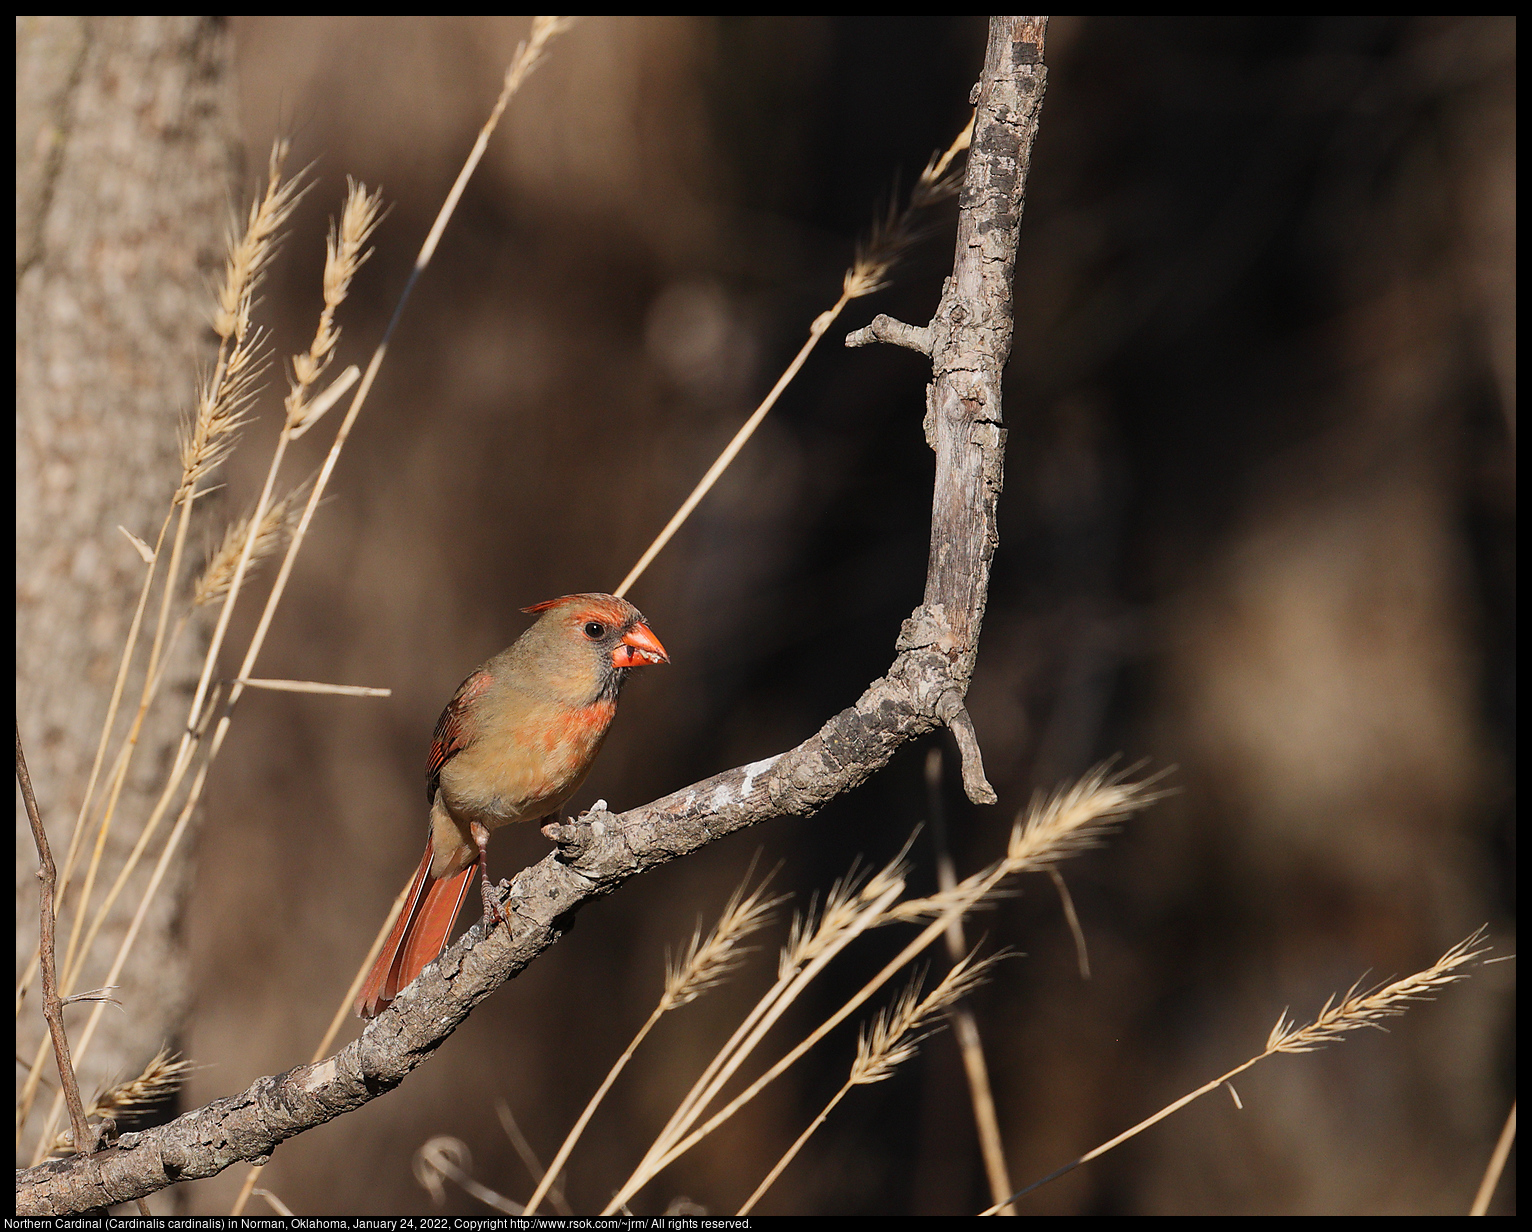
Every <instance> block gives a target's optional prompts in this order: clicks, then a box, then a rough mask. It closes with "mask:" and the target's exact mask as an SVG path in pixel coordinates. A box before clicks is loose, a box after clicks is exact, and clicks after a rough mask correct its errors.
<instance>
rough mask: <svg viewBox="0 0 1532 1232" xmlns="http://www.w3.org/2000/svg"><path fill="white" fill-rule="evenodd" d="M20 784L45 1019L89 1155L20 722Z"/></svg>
mask: <svg viewBox="0 0 1532 1232" xmlns="http://www.w3.org/2000/svg"><path fill="white" fill-rule="evenodd" d="M16 781H17V782H18V783H19V784H20V785H21V798H22V799H23V800H24V801H25V802H26V806H27V820H28V821H29V822H31V823H32V839H33V841H34V842H35V843H36V844H37V862H38V869H37V879H38V880H39V881H41V882H42V895H41V898H42V922H41V925H40V929H39V938H40V940H39V949H38V957H39V961H40V964H41V967H42V975H43V1016H44V1017H45V1018H46V1019H47V1020H48V1034H49V1035H51V1036H52V1037H53V1057H54V1059H55V1060H56V1061H57V1062H58V1067H59V1081H60V1082H61V1083H62V1084H63V1087H64V1101H65V1103H67V1104H68V1105H69V1124H70V1125H71V1126H72V1127H73V1128H74V1149H75V1153H76V1154H77V1155H89V1154H90V1153H91V1151H92V1150H93V1149H94V1147H95V1145H96V1144H95V1138H94V1136H93V1135H92V1134H91V1132H90V1130H89V1128H88V1127H87V1126H86V1124H85V1105H84V1103H83V1102H81V1100H80V1084H79V1083H78V1082H76V1081H75V1076H74V1066H73V1065H72V1064H71V1063H70V1060H69V1037H68V1036H67V1035H66V1034H65V1033H64V1003H63V1002H62V1001H61V1000H59V986H58V976H57V973H56V972H55V971H54V969H53V886H54V882H55V880H56V878H57V875H58V874H57V870H56V869H55V868H54V867H53V853H52V852H51V851H49V850H48V835H47V832H46V831H45V830H44V829H43V819H42V817H41V816H40V815H39V814H38V811H37V798H36V797H35V796H34V795H33V794H32V776H31V775H30V774H28V773H27V759H26V755H25V754H24V753H23V752H22V749H21V722H20V720H18V721H17V723H16Z"/></svg>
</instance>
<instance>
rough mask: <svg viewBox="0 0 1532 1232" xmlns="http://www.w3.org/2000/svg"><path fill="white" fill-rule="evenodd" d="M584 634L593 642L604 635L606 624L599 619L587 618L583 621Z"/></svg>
mask: <svg viewBox="0 0 1532 1232" xmlns="http://www.w3.org/2000/svg"><path fill="white" fill-rule="evenodd" d="M585 636H586V637H588V638H590V640H591V641H593V642H599V641H600V640H601V639H602V638H603V637H605V636H606V626H605V625H604V624H602V623H601V622H600V621H599V620H588V621H586V622H585Z"/></svg>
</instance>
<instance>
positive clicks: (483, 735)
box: [356, 594, 670, 1018]
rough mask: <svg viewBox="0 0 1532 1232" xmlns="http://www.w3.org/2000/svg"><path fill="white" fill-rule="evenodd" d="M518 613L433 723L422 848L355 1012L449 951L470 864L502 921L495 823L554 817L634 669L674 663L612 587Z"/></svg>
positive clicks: (382, 1004)
mask: <svg viewBox="0 0 1532 1232" xmlns="http://www.w3.org/2000/svg"><path fill="white" fill-rule="evenodd" d="M522 611H524V612H528V613H534V614H536V615H537V617H538V619H537V621H536V622H535V623H534V624H533V625H532V626H531V627H530V628H529V629H527V631H526V632H525V633H523V634H522V635H521V636H520V637H519V638H517V639H516V641H515V643H514V644H513V645H511V646H510V647H509V648H508V649H506V650H503V651H501V652H500V653H499V654H497V655H496V656H495V657H494V658H493V659H490V660H489V661H488V662H487V663H485V664H483V665H482V666H481V667H479V668H477V669H476V670H475V671H474V672H473V673H472V674H471V675H470V676H469V677H468V679H467V680H465V681H463V683H462V684H461V685H459V686H458V690H457V692H456V693H455V694H453V696H452V700H451V701H449V702H448V703H447V708H446V709H445V710H443V711H442V713H441V718H439V719H438V720H437V721H436V731H435V734H434V735H433V736H432V738H431V755H430V758H429V760H428V762H427V764H426V799H427V800H428V801H430V805H431V814H430V821H429V824H428V828H427V834H426V850H425V855H423V856H422V857H421V859H420V867H419V868H418V869H417V870H416V872H415V879H414V881H413V882H412V883H411V884H410V888H409V891H408V893H407V895H406V896H405V900H404V906H403V907H402V908H401V909H400V912H399V917H398V919H397V920H396V921H395V923H394V927H393V931H392V932H391V933H390V934H389V937H388V940H387V942H386V943H385V944H384V946H383V950H382V952H381V953H380V954H379V955H378V959H377V962H375V963H374V964H373V966H372V969H371V971H370V972H369V973H368V976H367V979H366V981H365V982H364V983H363V985H362V988H361V992H360V993H359V994H358V996H357V1001H356V1012H357V1015H358V1016H359V1017H361V1018H375V1017H376V1016H377V1015H378V1014H380V1013H382V1012H383V1010H384V1009H385V1008H387V1006H388V1005H389V1004H391V1003H392V1002H393V1000H394V999H395V998H396V997H397V996H398V995H399V993H400V991H401V990H402V989H404V988H406V987H407V986H408V985H409V984H410V983H411V982H413V981H414V979H415V977H416V976H418V975H419V974H420V973H421V972H422V971H423V970H425V968H426V967H427V966H428V965H429V964H430V963H432V962H434V961H435V959H436V957H437V956H438V955H439V954H440V953H441V952H442V950H443V949H444V948H446V944H447V937H448V934H449V933H450V932H451V931H452V924H453V921H454V920H456V919H457V913H458V909H459V908H460V907H461V906H462V905H463V899H464V898H465V897H467V894H468V885H469V882H470V881H471V880H472V878H473V872H474V869H475V868H477V869H478V870H479V878H480V882H479V891H480V896H481V899H482V901H483V905H484V917H485V920H486V922H487V925H488V926H489V927H490V928H493V926H494V923H495V919H496V918H497V917H498V918H499V919H501V920H505V919H506V917H505V914H504V910H503V908H501V907H500V906H499V904H498V902H497V900H496V899H495V898H494V896H493V895H492V894H491V893H490V889H489V871H488V867H487V864H486V859H485V856H486V848H487V844H488V842H489V834H490V831H492V830H495V829H498V828H499V827H500V826H505V825H510V824H511V823H512V822H517V821H539V820H541V819H543V818H545V817H552V818H554V819H555V820H556V819H557V818H558V816H559V811H560V809H562V807H563V806H564V804H565V803H566V802H567V801H568V800H569V798H570V797H571V796H573V795H574V793H575V792H576V791H578V790H579V788H580V784H581V783H583V782H584V781H585V776H586V775H587V774H588V773H589V772H590V768H591V763H592V762H593V761H595V759H596V754H597V753H598V752H600V750H601V744H602V741H603V740H605V738H606V733H607V729H608V728H609V727H610V726H611V723H612V719H613V717H614V716H615V715H616V713H617V694H618V693H619V691H620V690H621V689H622V685H623V682H624V681H625V680H626V679H627V676H628V673H629V671H630V670H632V669H633V668H636V667H644V666H648V665H650V664H658V663H668V662H670V656H669V655H668V654H666V652H665V648H664V646H662V645H660V640H659V638H657V637H655V635H654V633H653V631H652V630H651V629H650V628H649V625H648V623H647V621H646V620H645V619H644V616H643V613H642V612H640V611H639V610H638V609H637V608H636V607H634V606H633V605H632V604H631V603H629V602H628V601H627V600H626V599H619V598H618V597H617V596H616V595H606V594H581V595H564V596H562V597H561V598H558V599H549V600H547V601H546V602H544V603H538V604H534V605H533V606H532V607H527V608H523V609H522ZM507 922H508V921H507Z"/></svg>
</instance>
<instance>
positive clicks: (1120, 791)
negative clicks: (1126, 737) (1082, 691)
mask: <svg viewBox="0 0 1532 1232" xmlns="http://www.w3.org/2000/svg"><path fill="white" fill-rule="evenodd" d="M1124 773H1126V772H1124ZM1153 781H1154V780H1153V779H1151V780H1147V781H1143V782H1137V783H1128V782H1125V781H1123V778H1122V775H1111V774H1109V773H1108V770H1107V768H1106V767H1100V768H1098V769H1097V770H1095V771H1092V772H1091V773H1090V774H1088V775H1086V776H1085V778H1083V779H1082V780H1080V782H1079V783H1077V784H1076V785H1075V786H1074V787H1073V788H1071V789H1069V790H1068V791H1062V792H1059V793H1056V794H1055V795H1054V796H1053V797H1050V798H1049V799H1047V800H1042V799H1038V800H1034V801H1033V804H1032V807H1031V809H1030V811H1029V815H1028V818H1027V820H1026V822H1025V823H1022V822H1018V824H1017V826H1016V828H1015V830H1014V832H1013V834H1012V839H1011V843H1010V847H1009V849H1008V851H1007V855H1006V857H1005V858H1004V859H1002V860H999V861H997V862H995V863H994V864H992V865H990V866H989V867H988V868H985V869H982V870H980V871H979V872H977V873H975V874H973V875H972V876H970V877H968V878H965V879H964V880H963V881H961V882H959V883H958V884H957V885H956V886H955V887H954V888H953V889H952V890H950V891H945V892H941V893H938V894H936V895H932V896H931V897H930V898H928V899H923V900H919V901H920V912H919V914H920V915H921V917H924V916H926V915H929V914H931V913H932V911H933V909H934V908H935V907H936V905H937V904H940V909H939V910H936V911H935V918H934V919H932V920H931V922H930V923H929V924H927V926H926V928H925V929H924V930H923V931H922V932H921V933H920V935H919V936H917V937H916V938H915V939H914V940H913V941H911V942H910V943H909V944H908V945H906V946H905V948H904V949H903V950H902V951H900V953H899V954H898V955H896V956H895V957H894V958H893V959H891V960H890V961H889V962H888V963H887V965H885V966H884V967H883V969H882V970H881V971H879V972H878V973H877V974H876V975H875V976H873V977H872V978H871V979H870V980H868V981H867V983H866V984H864V985H863V987H862V988H861V989H860V990H859V991H858V992H857V993H856V994H855V995H854V996H852V997H851V998H850V999H849V1000H848V1001H846V1002H845V1004H843V1005H842V1006H841V1008H840V1009H839V1010H837V1011H836V1012H835V1013H834V1014H832V1015H831V1016H830V1017H829V1018H827V1019H826V1020H825V1021H824V1022H822V1023H821V1024H820V1025H819V1026H818V1027H816V1028H815V1029H814V1030H813V1031H812V1032H811V1033H810V1034H809V1035H808V1036H807V1037H806V1038H805V1039H804V1040H802V1041H801V1042H800V1043H799V1044H798V1045H797V1046H796V1047H794V1048H793V1049H792V1050H791V1051H790V1052H788V1053H787V1054H786V1055H785V1056H783V1057H782V1058H781V1059H780V1060H779V1061H777V1062H776V1063H775V1064H774V1065H772V1066H771V1068H770V1069H768V1070H767V1071H766V1072H765V1073H764V1074H762V1075H761V1076H760V1077H759V1078H757V1079H756V1080H755V1081H754V1082H753V1083H751V1084H750V1086H748V1087H747V1088H746V1089H745V1090H744V1091H742V1092H741V1093H740V1094H738V1095H736V1096H735V1097H734V1098H733V1099H732V1100H731V1101H730V1102H729V1103H728V1104H727V1105H725V1106H724V1107H723V1108H722V1109H721V1110H720V1111H718V1112H717V1113H715V1114H714V1115H713V1116H712V1117H710V1118H709V1119H708V1120H707V1121H706V1122H705V1123H704V1124H703V1125H701V1126H700V1127H699V1128H697V1129H695V1130H692V1131H691V1132H690V1133H688V1134H687V1135H686V1136H685V1137H684V1138H682V1137H681V1136H680V1135H681V1133H684V1132H685V1130H684V1128H681V1127H680V1126H679V1125H678V1122H679V1121H680V1120H681V1119H682V1114H681V1112H680V1111H679V1110H678V1112H677V1114H676V1115H675V1116H673V1117H672V1119H671V1123H670V1124H669V1125H667V1126H666V1128H665V1130H663V1131H662V1132H661V1135H660V1137H659V1139H657V1140H656V1142H655V1144H654V1145H653V1146H651V1147H650V1149H649V1151H648V1152H647V1153H646V1155H645V1157H644V1159H643V1161H642V1162H641V1163H640V1164H639V1167H638V1168H637V1169H635V1171H634V1173H633V1175H632V1176H631V1177H629V1178H628V1180H627V1181H626V1182H625V1183H624V1185H623V1187H622V1188H621V1189H620V1190H619V1191H618V1193H617V1195H616V1196H615V1197H614V1198H613V1199H612V1201H611V1202H610V1203H608V1205H607V1207H606V1209H605V1211H604V1212H603V1213H604V1214H608V1215H610V1214H612V1213H613V1212H614V1211H616V1210H617V1209H618V1208H619V1207H621V1205H622V1204H623V1203H625V1202H626V1201H627V1200H628V1199H629V1198H631V1197H632V1196H633V1195H634V1194H635V1193H636V1192H637V1191H638V1190H639V1189H640V1188H641V1187H642V1186H643V1185H645V1184H647V1183H648V1181H649V1180H650V1179H652V1178H653V1177H654V1176H655V1175H657V1174H658V1173H659V1171H660V1170H661V1169H663V1168H664V1167H665V1166H666V1165H668V1164H670V1163H671V1162H672V1161H674V1160H675V1159H678V1158H679V1157H680V1156H681V1155H683V1154H685V1153H686V1152H687V1151H689V1150H690V1149H691V1148H692V1147H693V1146H695V1145H696V1144H697V1143H698V1142H700V1141H701V1140H702V1139H703V1138H704V1137H706V1136H707V1135H708V1134H710V1133H711V1132H712V1131H713V1130H714V1129H716V1128H717V1127H718V1126H719V1125H721V1124H723V1122H724V1121H726V1120H728V1119H729V1118H730V1117H731V1116H733V1115H734V1113H735V1112H737V1111H738V1110H739V1109H740V1108H742V1107H743V1106H744V1105H745V1104H747V1103H749V1102H750V1100H752V1099H754V1098H755V1096H756V1095H758V1094H759V1093H760V1092H761V1091H762V1090H763V1089H764V1088H765V1087H766V1086H767V1085H768V1084H769V1083H771V1082H772V1081H774V1080H775V1079H776V1078H777V1077H779V1076H780V1075H781V1074H782V1073H784V1072H785V1071H786V1070H787V1069H788V1068H789V1067H790V1066H791V1065H793V1064H794V1063H795V1062H796V1061H797V1060H798V1059H799V1058H800V1057H802V1056H803V1055H804V1053H806V1052H807V1051H808V1050H809V1049H810V1048H812V1047H813V1046H814V1045H815V1044H816V1043H818V1042H819V1041H820V1040H821V1039H823V1038H824V1037H825V1035H827V1034H828V1033H829V1032H830V1031H831V1030H833V1029H834V1028H835V1027H836V1026H838V1025H839V1024H840V1023H841V1022H843V1021H845V1019H846V1018H847V1017H849V1016H850V1015H851V1014H853V1013H855V1012H856V1010H857V1009H858V1008H860V1007H861V1006H862V1005H863V1004H864V1003H865V1002H866V1001H867V1000H868V999H869V998H870V997H871V996H872V995H873V994H874V993H875V992H876V991H877V990H878V989H879V988H881V987H882V986H883V985H884V984H886V983H887V982H888V981H889V980H890V979H892V978H893V977H894V976H895V975H896V974H897V973H898V972H899V971H900V970H902V969H903V968H904V967H905V966H906V965H907V964H908V963H910V962H911V961H913V960H914V959H915V958H917V957H918V956H919V955H920V954H921V953H922V952H924V951H925V950H926V949H927V948H928V947H929V946H930V945H931V944H933V943H934V942H935V941H936V940H937V938H939V937H941V936H942V935H943V934H944V933H945V932H946V930H947V928H948V926H949V925H950V924H951V922H952V921H953V920H955V919H958V918H960V917H961V916H963V915H965V914H967V913H968V912H969V911H972V910H973V909H974V908H975V907H977V906H979V905H980V904H981V903H983V902H985V901H987V900H988V899H989V898H991V897H992V896H993V895H994V894H995V892H996V890H997V888H998V887H999V886H1000V884H1001V883H1002V882H1003V881H1004V880H1005V879H1006V878H1007V877H1010V876H1014V875H1015V874H1017V873H1021V872H1027V871H1032V870H1035V869H1041V868H1047V867H1049V866H1050V865H1051V864H1052V863H1054V862H1056V861H1057V860H1058V859H1061V858H1063V856H1065V855H1069V854H1073V853H1074V852H1078V851H1081V850H1084V849H1085V848H1087V847H1089V846H1091V845H1092V844H1091V842H1090V841H1085V840H1088V838H1089V836H1090V835H1092V834H1094V835H1095V836H1096V837H1098V838H1099V835H1100V834H1101V833H1102V832H1103V831H1104V829H1105V827H1106V826H1108V825H1110V824H1113V823H1115V822H1116V821H1119V820H1121V819H1122V818H1123V817H1126V816H1127V815H1128V814H1129V813H1132V812H1135V811H1137V810H1138V809H1140V808H1143V807H1144V806H1145V805H1147V804H1149V803H1150V802H1151V801H1152V800H1154V799H1156V798H1157V794H1158V793H1155V792H1153V791H1150V790H1148V787H1149V785H1150V783H1152V782H1153ZM1082 835H1083V836H1084V839H1082ZM880 901H882V902H884V903H885V906H884V907H883V908H882V910H881V912H880V916H879V919H878V920H877V922H878V923H888V922H891V921H893V920H896V919H901V918H904V916H903V915H902V913H901V912H900V911H899V910H897V909H895V908H894V904H893V901H892V896H886V897H885V899H883V900H880ZM872 923H873V921H872V920H870V919H869V920H866V921H865V922H861V921H859V928H858V931H861V930H862V929H864V928H866V927H870V926H871V925H872ZM848 940H849V938H848ZM837 952H838V951H837ZM830 956H833V955H827V956H825V957H826V958H827V957H830ZM822 966H823V962H822V961H820V960H816V962H815V964H813V965H812V966H811V967H810V968H809V969H806V970H805V972H804V973H802V974H801V975H799V976H798V977H797V978H796V980H795V981H794V992H793V995H794V996H796V995H797V992H798V991H801V986H802V984H803V983H804V982H806V979H811V978H812V977H813V975H815V974H817V973H818V970H820V969H822ZM781 995H783V994H779V993H778V991H777V990H776V989H773V990H772V991H771V992H768V994H767V997H766V998H763V1003H764V1002H765V1001H766V1000H767V999H769V998H773V997H779V996H781ZM777 1012H780V1010H779V1009H778V1011H777ZM755 1014H756V1011H752V1019H749V1020H747V1022H749V1021H753V1019H754V1017H755ZM772 1020H773V1021H774V1020H775V1019H774V1017H773V1019H772ZM766 1025H769V1023H767V1024H766ZM744 1030H745V1028H744V1027H743V1026H742V1027H741V1028H740V1030H739V1031H736V1033H735V1037H734V1038H732V1039H731V1040H730V1042H729V1043H728V1044H726V1045H725V1051H728V1050H730V1049H735V1048H740V1045H739V1044H738V1043H737V1040H738V1038H739V1036H740V1035H741V1034H742V1033H743V1032H744ZM762 1030H763V1029H762ZM760 1033H761V1031H760V1030H758V1031H757V1032H755V1033H754V1034H753V1037H752V1041H751V1042H752V1046H753V1043H754V1042H756V1041H758V1039H759V1034H760ZM743 1051H745V1050H744V1049H741V1055H743ZM722 1055H723V1054H722V1053H721V1054H720V1056H722ZM718 1061H719V1058H715V1059H714V1062H713V1064H712V1066H710V1070H711V1069H714V1068H716V1067H717V1066H718ZM736 1067H737V1062H734V1063H733V1064H731V1067H730V1069H729V1073H732V1072H733V1068H736ZM727 1076H728V1075H727V1074H723V1075H721V1076H720V1077H719V1078H718V1079H716V1080H714V1081H713V1082H711V1083H710V1084H709V1085H708V1088H707V1091H706V1093H705V1097H703V1098H698V1094H699V1093H698V1090H697V1088H696V1087H694V1088H693V1092H692V1094H691V1095H689V1096H688V1097H687V1102H686V1103H684V1104H683V1108H685V1109H686V1113H685V1120H686V1123H688V1124H690V1123H695V1122H696V1121H697V1120H698V1119H700V1114H701V1111H702V1110H703V1109H704V1108H706V1107H707V1105H708V1104H710V1103H711V1102H712V1100H713V1099H714V1098H715V1097H716V1095H717V1094H718V1091H719V1088H720V1087H721V1086H722V1084H723V1081H724V1080H725V1079H726V1078H727ZM701 1082H702V1080H699V1086H700V1085H701Z"/></svg>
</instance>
